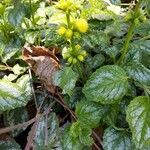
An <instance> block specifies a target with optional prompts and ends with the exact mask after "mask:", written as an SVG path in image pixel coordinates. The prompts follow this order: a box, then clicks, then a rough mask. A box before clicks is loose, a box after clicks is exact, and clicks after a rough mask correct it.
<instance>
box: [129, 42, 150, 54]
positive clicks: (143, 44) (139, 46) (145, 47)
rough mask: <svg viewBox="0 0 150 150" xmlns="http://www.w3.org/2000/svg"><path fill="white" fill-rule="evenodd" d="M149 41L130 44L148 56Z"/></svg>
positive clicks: (149, 49)
mask: <svg viewBox="0 0 150 150" xmlns="http://www.w3.org/2000/svg"><path fill="white" fill-rule="evenodd" d="M149 43H150V40H141V41H135V42H134V43H132V45H131V46H132V47H133V48H135V49H137V50H138V51H143V52H146V53H148V54H150V44H149Z"/></svg>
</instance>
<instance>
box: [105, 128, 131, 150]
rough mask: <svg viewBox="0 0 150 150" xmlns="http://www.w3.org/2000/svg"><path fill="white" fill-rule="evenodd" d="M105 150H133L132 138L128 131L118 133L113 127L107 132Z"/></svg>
mask: <svg viewBox="0 0 150 150" xmlns="http://www.w3.org/2000/svg"><path fill="white" fill-rule="evenodd" d="M103 148H104V150H133V147H132V141H131V136H130V135H129V134H128V133H127V132H126V131H117V130H115V129H113V128H112V127H109V128H107V129H106V130H105V132H104V136H103Z"/></svg>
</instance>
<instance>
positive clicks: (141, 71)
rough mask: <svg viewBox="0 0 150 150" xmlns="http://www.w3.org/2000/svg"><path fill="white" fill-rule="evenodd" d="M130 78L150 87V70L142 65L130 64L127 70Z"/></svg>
mask: <svg viewBox="0 0 150 150" xmlns="http://www.w3.org/2000/svg"><path fill="white" fill-rule="evenodd" d="M126 70H127V72H128V74H129V76H130V77H131V78H133V79H134V80H135V81H137V82H139V83H141V84H144V85H148V86H150V70H149V69H147V68H146V67H144V66H143V65H142V64H140V63H134V64H130V65H129V66H127V68H126Z"/></svg>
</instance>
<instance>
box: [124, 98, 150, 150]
mask: <svg viewBox="0 0 150 150" xmlns="http://www.w3.org/2000/svg"><path fill="white" fill-rule="evenodd" d="M126 114H127V117H126V118H127V121H128V123H129V127H130V129H131V131H132V138H133V141H134V143H135V146H136V147H137V148H138V149H141V150H142V149H144V148H145V147H150V120H149V118H150V99H149V98H148V97H146V96H139V97H136V98H135V99H134V100H132V101H131V103H130V104H129V106H128V108H127V112H126Z"/></svg>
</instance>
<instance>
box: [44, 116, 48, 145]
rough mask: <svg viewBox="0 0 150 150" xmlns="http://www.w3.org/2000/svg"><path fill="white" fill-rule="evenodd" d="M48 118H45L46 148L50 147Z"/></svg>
mask: <svg viewBox="0 0 150 150" xmlns="http://www.w3.org/2000/svg"><path fill="white" fill-rule="evenodd" d="M47 124H48V117H47V115H46V116H45V146H46V147H47V146H48V126H47Z"/></svg>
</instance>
